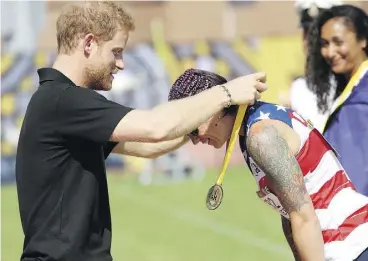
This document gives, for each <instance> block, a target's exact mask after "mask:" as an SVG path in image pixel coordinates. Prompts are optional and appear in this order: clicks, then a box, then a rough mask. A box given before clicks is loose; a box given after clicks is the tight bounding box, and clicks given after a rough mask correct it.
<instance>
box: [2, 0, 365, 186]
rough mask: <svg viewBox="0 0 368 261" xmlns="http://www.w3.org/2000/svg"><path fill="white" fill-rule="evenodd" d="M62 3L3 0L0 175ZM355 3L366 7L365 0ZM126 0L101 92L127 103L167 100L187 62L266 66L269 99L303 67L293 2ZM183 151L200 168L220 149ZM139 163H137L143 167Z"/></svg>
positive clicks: (236, 70)
mask: <svg viewBox="0 0 368 261" xmlns="http://www.w3.org/2000/svg"><path fill="white" fill-rule="evenodd" d="M65 3H66V2H58V1H45V2H42V1H28V2H24V1H1V22H2V30H1V51H2V53H1V87H2V89H1V123H2V124H1V145H2V146H1V179H2V182H7V181H9V182H12V181H14V161H15V158H14V157H15V153H16V147H17V139H18V135H19V127H20V125H21V123H22V119H23V116H24V113H25V110H26V106H27V104H28V101H29V98H30V96H31V94H32V93H33V92H34V91H35V88H37V86H38V77H37V74H36V70H37V68H39V67H44V66H50V65H51V64H52V62H53V60H54V58H55V56H56V39H55V35H56V28H55V22H56V18H57V16H58V13H59V11H60V8H61V6H62V5H64V4H65ZM354 4H356V5H359V6H363V7H364V8H365V9H366V10H367V9H368V8H367V7H368V3H367V2H366V3H364V2H361V3H360V2H354ZM124 5H125V6H126V8H128V9H129V10H130V11H131V13H132V14H133V16H134V17H135V20H136V26H137V29H136V31H135V32H134V33H132V35H131V39H130V40H129V48H128V50H127V51H126V54H125V64H126V70H125V71H124V72H122V74H121V75H120V76H119V79H117V80H116V82H115V83H114V84H115V86H114V88H113V91H111V92H109V93H103V94H104V95H106V96H108V97H109V98H111V99H113V100H115V101H117V102H120V103H122V104H125V105H127V106H134V107H139V108H148V107H152V106H154V105H156V104H158V103H160V102H163V101H165V100H166V95H167V92H168V89H169V87H170V85H171V83H172V82H173V81H174V80H175V78H176V77H177V76H178V75H179V74H180V73H181V72H183V71H184V70H185V69H187V68H190V67H197V68H202V69H206V70H211V71H215V72H217V73H219V74H221V75H224V76H225V77H227V78H228V79H231V78H233V77H236V76H238V75H242V74H247V73H250V72H253V71H257V70H264V71H267V73H268V82H269V86H270V90H269V91H268V92H267V94H265V95H264V97H263V98H264V99H265V100H268V101H272V102H276V101H277V93H278V92H279V91H282V90H286V89H287V88H288V87H289V85H290V82H291V80H292V79H293V77H295V76H297V75H299V74H301V73H302V72H303V59H304V58H303V56H302V52H301V42H300V32H299V28H298V17H297V13H296V12H295V10H294V6H293V2H291V1H284V2H276V1H275V2H272V1H268V2H263V1H218V2H176V1H170V2H165V1H136V2H133V1H131V2H124ZM120 77H121V78H120ZM183 150H185V151H186V152H188V153H189V155H190V156H191V157H192V158H195V159H198V160H201V161H202V162H204V164H205V166H206V167H207V166H214V165H220V164H221V163H222V158H223V152H224V150H223V149H222V150H218V151H214V150H212V149H210V148H207V147H205V146H200V149H198V147H196V150H194V149H193V147H192V146H191V145H188V146H186V147H185V148H184V149H183ZM241 157H242V156H241V155H240V153H239V151H238V150H237V149H236V152H235V153H234V157H233V159H232V164H242V160H241ZM130 160H131V159H129V160H127V161H124V160H122V159H121V158H120V157H110V158H109V161H108V165H109V166H118V167H121V166H123V165H124V162H129V161H130ZM134 160H137V159H134ZM138 162H141V161H139V160H138ZM132 164H133V163H132ZM142 164H144V163H142V162H141V163H138V165H139V166H141V168H142Z"/></svg>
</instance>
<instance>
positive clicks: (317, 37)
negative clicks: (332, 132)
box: [306, 5, 368, 112]
mask: <svg viewBox="0 0 368 261" xmlns="http://www.w3.org/2000/svg"><path fill="white" fill-rule="evenodd" d="M335 17H341V18H344V21H345V23H346V25H347V26H349V27H350V28H351V29H352V30H354V32H355V33H356V37H357V39H358V40H364V39H366V40H367V43H368V16H367V14H366V13H365V12H364V11H363V10H362V9H360V8H358V7H355V6H352V5H340V6H334V7H331V8H330V9H327V10H324V11H323V12H322V13H321V14H320V15H319V16H318V17H317V18H316V20H315V21H314V22H313V24H312V26H311V28H310V32H309V36H308V57H307V65H306V76H307V84H308V88H310V89H311V91H313V92H314V93H315V94H316V95H317V101H318V109H319V110H320V111H321V112H325V111H326V110H327V109H329V108H328V96H329V94H330V92H331V89H332V87H333V86H332V84H331V83H332V82H331V77H332V78H333V79H334V81H335V82H336V93H335V98H336V97H338V96H339V95H340V94H341V92H342V91H343V90H344V88H345V86H346V84H347V82H348V80H347V79H346V77H345V76H344V75H341V74H340V75H339V74H335V73H333V72H332V71H331V67H330V65H329V64H328V63H327V61H326V60H325V59H324V58H323V57H322V54H321V28H322V26H323V25H324V24H325V23H326V22H327V21H328V20H330V19H332V18H335ZM364 51H365V53H366V54H367V55H368V45H367V47H366V48H365V49H364Z"/></svg>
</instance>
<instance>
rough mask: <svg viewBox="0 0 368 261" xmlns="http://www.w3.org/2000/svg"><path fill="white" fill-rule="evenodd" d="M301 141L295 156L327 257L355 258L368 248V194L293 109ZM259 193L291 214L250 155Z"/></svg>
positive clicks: (332, 260)
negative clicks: (354, 181)
mask: <svg viewBox="0 0 368 261" xmlns="http://www.w3.org/2000/svg"><path fill="white" fill-rule="evenodd" d="M289 116H290V117H291V119H292V126H293V129H294V130H295V131H296V132H297V133H298V135H299V137H300V140H301V144H300V149H299V152H298V155H297V156H296V159H297V160H298V163H299V165H300V168H301V170H302V172H303V175H304V182H305V185H306V188H307V191H308V194H309V195H310V197H311V200H312V202H313V205H314V208H315V211H316V214H317V216H318V219H319V222H320V225H321V228H322V235H323V240H324V243H325V260H328V261H353V260H354V259H356V258H357V257H358V256H359V255H360V254H361V253H362V252H363V251H364V250H365V249H367V248H368V198H367V197H365V196H363V195H361V194H359V193H357V192H356V191H355V188H354V186H353V184H352V183H351V181H350V179H349V178H348V176H347V175H346V173H345V171H344V169H343V167H342V166H341V164H340V162H339V160H338V159H337V156H336V153H335V152H334V150H333V148H332V147H331V146H330V145H329V144H328V143H327V141H326V140H325V139H324V138H323V136H322V135H321V134H320V133H319V132H318V131H317V130H315V129H313V128H311V127H310V126H308V124H307V122H306V121H304V120H303V119H302V118H301V117H300V116H298V115H297V114H296V113H290V115H289ZM249 163H250V169H251V171H252V173H253V176H254V178H255V180H256V182H257V185H258V188H259V191H257V195H258V196H259V197H260V198H261V199H262V200H264V201H265V202H266V203H267V204H269V205H270V206H271V207H273V208H274V209H276V210H277V211H278V212H279V213H280V214H281V215H283V216H285V217H286V218H288V217H289V215H288V214H287V213H286V212H285V210H284V209H283V207H282V205H281V203H280V201H279V200H278V199H277V197H276V196H275V195H274V194H272V192H271V191H270V189H269V188H270V184H269V183H268V181H267V177H266V175H265V173H264V172H263V171H262V169H260V168H259V167H258V166H257V164H256V163H255V162H254V161H253V159H252V158H251V157H249Z"/></svg>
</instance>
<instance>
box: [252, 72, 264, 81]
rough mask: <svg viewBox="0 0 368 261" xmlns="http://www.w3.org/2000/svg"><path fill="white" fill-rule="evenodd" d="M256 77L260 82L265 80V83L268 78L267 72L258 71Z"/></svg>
mask: <svg viewBox="0 0 368 261" xmlns="http://www.w3.org/2000/svg"><path fill="white" fill-rule="evenodd" d="M253 75H254V78H255V79H256V81H260V82H263V83H265V82H266V80H267V75H266V73H265V72H257V73H254V74H253Z"/></svg>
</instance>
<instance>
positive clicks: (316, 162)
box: [169, 69, 368, 261]
mask: <svg viewBox="0 0 368 261" xmlns="http://www.w3.org/2000/svg"><path fill="white" fill-rule="evenodd" d="M224 83H226V79H224V78H223V77H221V76H219V75H217V74H214V73H210V72H206V71H202V70H194V69H190V70H187V71H186V72H184V74H183V75H181V76H180V77H179V78H178V79H177V80H176V82H175V83H174V85H173V86H172V88H171V90H170V93H169V100H176V99H182V98H185V97H188V96H192V95H195V94H197V93H200V92H202V91H205V90H207V89H209V88H212V87H214V88H220V87H219V85H221V84H224ZM203 106H206V105H205V104H204V105H203ZM236 112H237V108H236V107H233V106H232V107H230V108H227V109H226V110H224V111H223V112H221V113H219V114H218V115H215V116H213V117H212V118H210V119H209V120H208V122H207V123H205V124H203V125H201V126H199V127H198V128H197V129H196V130H193V132H192V133H190V134H188V135H189V136H190V138H191V140H192V142H193V143H194V144H198V143H199V142H202V143H205V144H209V145H211V146H213V147H215V148H221V147H222V146H223V145H224V144H225V142H226V141H228V140H229V138H230V135H231V131H232V127H233V124H234V121H235V116H236ZM239 142H240V147H241V150H242V152H243V155H244V159H245V161H246V164H247V166H248V167H249V169H250V170H251V173H252V175H253V176H254V178H255V181H256V182H257V184H258V191H257V195H258V197H259V198H260V199H261V200H263V201H265V202H266V203H267V204H269V205H270V206H271V207H272V208H274V209H276V210H277V211H278V212H279V213H280V215H281V216H282V227H283V230H284V233H285V236H286V238H287V240H288V242H289V245H290V247H291V249H292V251H293V253H294V256H295V259H296V260H303V261H309V260H313V261H317V260H319V261H322V260H330V261H337V260H346V261H353V260H358V261H363V260H364V261H367V260H368V237H367V235H368V198H367V197H365V196H363V195H361V194H359V193H357V192H356V190H355V188H354V186H353V184H352V183H351V182H350V180H349V179H348V177H347V175H346V173H345V171H344V169H343V167H342V166H341V164H340V162H339V160H338V159H337V157H336V154H335V152H334V150H333V149H332V148H331V146H330V145H329V144H328V143H327V142H326V141H325V139H324V138H323V136H322V135H321V134H320V133H319V132H318V131H317V130H316V129H314V128H313V126H311V125H310V124H309V123H308V122H307V121H305V120H304V119H303V118H302V117H300V116H299V115H298V114H296V113H295V112H294V111H292V110H289V109H287V108H284V107H282V106H279V105H276V104H271V103H265V102H256V103H255V104H254V105H253V106H250V107H248V109H247V112H246V115H245V117H244V120H243V126H242V128H241V130H240V133H239ZM321 231H322V233H321Z"/></svg>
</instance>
